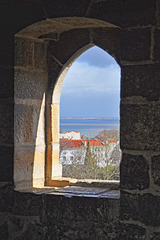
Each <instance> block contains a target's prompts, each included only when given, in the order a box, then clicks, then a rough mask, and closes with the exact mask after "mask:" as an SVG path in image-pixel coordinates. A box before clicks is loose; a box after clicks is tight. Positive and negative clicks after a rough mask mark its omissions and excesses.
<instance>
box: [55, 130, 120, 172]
mask: <svg viewBox="0 0 160 240" xmlns="http://www.w3.org/2000/svg"><path fill="white" fill-rule="evenodd" d="M67 133H71V135H69V137H71V136H75V135H74V134H73V133H74V132H73V131H71V132H67ZM75 133H76V132H75ZM72 134H73V135H72ZM64 136H66V135H64ZM67 136H68V135H67ZM88 142H89V145H90V147H91V152H92V153H93V154H94V156H95V157H96V158H97V166H98V167H106V166H107V164H109V165H115V164H116V160H115V159H114V157H113V153H114V152H115V151H120V149H119V150H118V148H117V145H119V142H117V141H115V140H114V139H108V140H106V141H102V140H101V139H89V140H83V139H73V138H68V139H67V138H61V139H60V149H61V150H60V163H61V164H63V165H71V164H73V163H77V164H78V163H80V164H84V160H85V155H86V147H87V143H88ZM117 161H119V159H117Z"/></svg>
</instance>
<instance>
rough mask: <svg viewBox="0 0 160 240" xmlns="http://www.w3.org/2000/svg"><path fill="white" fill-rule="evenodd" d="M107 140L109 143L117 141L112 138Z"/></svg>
mask: <svg viewBox="0 0 160 240" xmlns="http://www.w3.org/2000/svg"><path fill="white" fill-rule="evenodd" d="M107 142H109V143H116V142H117V141H116V140H114V139H108V140H107Z"/></svg>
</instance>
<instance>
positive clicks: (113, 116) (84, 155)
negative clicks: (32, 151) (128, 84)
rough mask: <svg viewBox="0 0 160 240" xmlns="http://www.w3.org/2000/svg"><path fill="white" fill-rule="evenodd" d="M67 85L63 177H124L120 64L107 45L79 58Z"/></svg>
mask: <svg viewBox="0 0 160 240" xmlns="http://www.w3.org/2000/svg"><path fill="white" fill-rule="evenodd" d="M81 72H82V74H81ZM87 76H88V77H87ZM76 78H77V79H76ZM100 78H101V79H100ZM63 80H64V78H63ZM76 80H77V81H76ZM63 84H64V86H62V85H61V86H62V93H61V94H62V96H61V104H60V108H63V109H62V110H61V119H60V122H61V124H60V128H61V129H60V163H61V164H62V176H63V177H70V178H76V179H94V180H95V179H99V180H119V164H120V160H121V151H120V145H119V105H120V68H119V65H118V64H117V63H116V61H115V60H114V59H113V58H112V57H111V56H110V55H109V54H107V53H106V52H105V51H103V50H102V49H100V48H98V47H97V46H94V47H91V48H90V49H89V50H85V51H83V53H82V54H81V55H80V56H79V58H78V59H76V61H75V62H74V63H73V65H72V66H71V67H70V69H69V71H68V73H67V76H66V78H65V80H64V82H63ZM53 95H54V94H53ZM89 103H90V104H89ZM103 105H104V106H103ZM107 109H108V110H107Z"/></svg>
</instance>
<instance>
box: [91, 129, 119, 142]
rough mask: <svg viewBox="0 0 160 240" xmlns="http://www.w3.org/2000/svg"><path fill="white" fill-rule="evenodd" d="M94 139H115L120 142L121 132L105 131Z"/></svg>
mask: <svg viewBox="0 0 160 240" xmlns="http://www.w3.org/2000/svg"><path fill="white" fill-rule="evenodd" d="M94 138H96V139H102V140H107V139H110V138H113V139H114V140H119V131H118V130H115V129H113V130H103V131H100V132H99V133H98V135H96V136H95V137H94Z"/></svg>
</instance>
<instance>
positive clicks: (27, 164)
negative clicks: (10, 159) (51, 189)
mask: <svg viewBox="0 0 160 240" xmlns="http://www.w3.org/2000/svg"><path fill="white" fill-rule="evenodd" d="M44 166H45V146H43V145H41V146H38V147H37V146H23V147H22V146H21V147H15V149H14V181H15V187H16V189H25V188H31V187H43V186H44V181H45V180H44Z"/></svg>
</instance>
